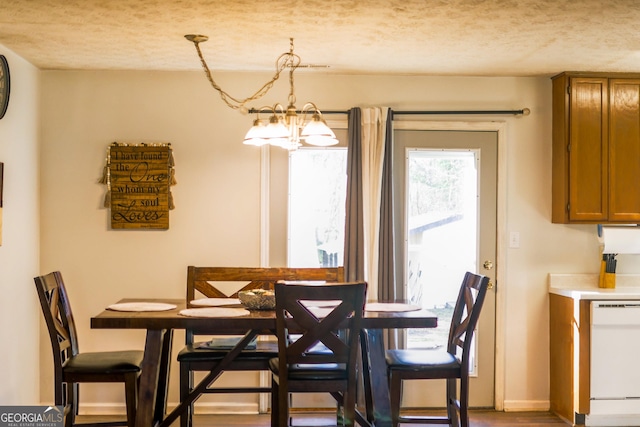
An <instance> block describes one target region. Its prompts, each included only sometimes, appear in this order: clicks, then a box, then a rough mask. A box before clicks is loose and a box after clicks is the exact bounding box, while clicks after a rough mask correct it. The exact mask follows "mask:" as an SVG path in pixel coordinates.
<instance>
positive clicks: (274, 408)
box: [271, 379, 280, 427]
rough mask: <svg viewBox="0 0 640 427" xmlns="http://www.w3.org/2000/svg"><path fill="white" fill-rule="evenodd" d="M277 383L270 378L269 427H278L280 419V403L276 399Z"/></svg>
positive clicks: (277, 392)
mask: <svg viewBox="0 0 640 427" xmlns="http://www.w3.org/2000/svg"><path fill="white" fill-rule="evenodd" d="M279 393H280V391H279V390H278V384H277V383H276V382H275V380H273V379H271V427H278V423H279V421H280V411H279V408H280V403H279V399H278V394H279Z"/></svg>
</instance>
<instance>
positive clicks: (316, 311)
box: [308, 307, 335, 319]
mask: <svg viewBox="0 0 640 427" xmlns="http://www.w3.org/2000/svg"><path fill="white" fill-rule="evenodd" d="M308 308H309V311H310V312H311V313H313V315H314V316H316V317H317V318H318V319H323V318H325V317H327V316H328V315H329V313H331V312H332V311H333V309H334V308H335V307H308Z"/></svg>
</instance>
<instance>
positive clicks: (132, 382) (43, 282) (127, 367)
mask: <svg viewBox="0 0 640 427" xmlns="http://www.w3.org/2000/svg"><path fill="white" fill-rule="evenodd" d="M34 280H35V283H36V290H37V291H38V297H39V299H40V305H41V307H42V313H43V314H44V320H45V323H46V324H47V330H48V331H49V338H50V341H51V348H52V350H53V371H54V390H55V393H54V394H55V404H56V405H61V406H64V413H65V426H67V427H70V426H73V425H77V424H76V423H75V416H76V415H77V414H78V397H79V396H78V384H79V383H112V382H121V383H124V386H125V395H126V406H127V421H126V422H109V423H92V424H81V425H86V426H89V425H94V426H106V425H113V426H115V425H128V426H129V427H133V426H134V422H135V416H136V404H137V399H138V378H139V377H140V373H141V368H140V366H141V364H142V357H143V352H142V351H141V350H140V351H139V350H131V351H104V352H95V353H80V351H79V347H78V334H77V332H76V325H75V322H74V320H73V313H72V311H71V303H70V302H69V297H68V295H67V291H66V288H65V286H64V281H63V280H62V274H61V273H60V272H59V271H54V272H52V273H49V274H46V275H44V276H38V277H35V278H34Z"/></svg>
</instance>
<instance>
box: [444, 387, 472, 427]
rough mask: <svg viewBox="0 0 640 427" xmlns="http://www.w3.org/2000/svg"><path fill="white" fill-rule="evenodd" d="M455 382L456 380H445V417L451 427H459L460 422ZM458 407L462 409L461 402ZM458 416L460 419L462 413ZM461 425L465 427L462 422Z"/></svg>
mask: <svg viewBox="0 0 640 427" xmlns="http://www.w3.org/2000/svg"><path fill="white" fill-rule="evenodd" d="M457 381H458V380H457V379H456V378H448V379H447V417H448V418H449V423H450V425H451V426H452V427H458V426H459V425H460V423H459V421H462V420H459V419H458V409H459V408H458V402H457V401H458V396H457ZM460 407H462V402H460ZM460 416H461V418H462V411H461V413H460ZM467 424H468V420H467ZM462 425H465V424H464V422H463V424H462Z"/></svg>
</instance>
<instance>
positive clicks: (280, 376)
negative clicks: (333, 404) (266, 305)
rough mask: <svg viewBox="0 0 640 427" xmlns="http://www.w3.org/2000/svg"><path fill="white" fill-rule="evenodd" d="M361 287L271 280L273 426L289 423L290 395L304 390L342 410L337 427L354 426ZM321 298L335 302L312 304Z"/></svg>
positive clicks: (362, 284) (361, 302)
mask: <svg viewBox="0 0 640 427" xmlns="http://www.w3.org/2000/svg"><path fill="white" fill-rule="evenodd" d="M366 288H367V284H366V283H365V282H354V283H332V284H326V285H314V284H300V283H295V284H293V283H287V282H278V283H276V286H275V294H276V334H277V337H278V357H277V358H274V359H271V361H270V363H269V365H270V368H271V372H272V385H271V389H272V391H271V425H272V427H284V426H287V425H289V420H290V418H289V403H290V399H289V393H308V392H311V393H318V392H327V393H329V394H331V396H333V397H334V398H335V399H336V401H337V403H338V406H339V407H340V408H342V414H341V417H340V416H339V419H340V420H341V422H342V425H344V426H353V425H354V424H355V402H356V385H357V384H356V383H357V360H358V350H359V346H358V340H359V335H360V330H361V322H362V315H363V311H364V302H365V295H366ZM321 301H324V302H326V301H332V302H334V304H337V305H335V307H334V306H332V307H329V308H327V307H319V308H318V307H316V308H314V305H316V304H319V302H321ZM320 312H322V314H320ZM318 348H322V350H321V351H319V350H318ZM339 415H340V414H339Z"/></svg>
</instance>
